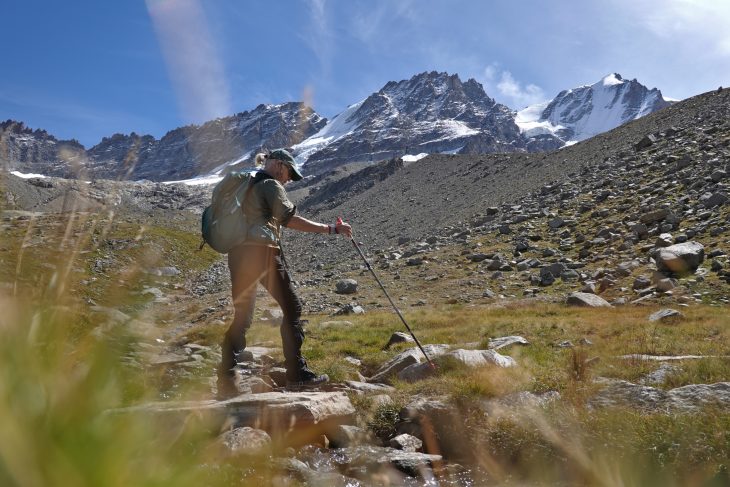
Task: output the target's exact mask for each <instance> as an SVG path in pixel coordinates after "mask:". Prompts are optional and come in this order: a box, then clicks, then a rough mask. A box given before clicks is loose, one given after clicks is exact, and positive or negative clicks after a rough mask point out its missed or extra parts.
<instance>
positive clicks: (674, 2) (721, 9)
mask: <svg viewBox="0 0 730 487" xmlns="http://www.w3.org/2000/svg"><path fill="white" fill-rule="evenodd" d="M618 2H619V3H620V4H621V7H622V8H629V9H631V10H632V11H633V13H634V15H636V16H637V18H638V19H639V21H640V25H642V26H643V27H644V28H645V29H647V30H648V31H649V32H651V33H652V34H654V35H655V36H657V37H659V38H660V39H662V40H663V41H665V42H669V43H674V44H677V45H685V46H686V45H692V46H696V47H700V48H701V49H700V50H699V51H695V52H702V53H704V54H703V55H705V56H723V57H727V56H730V28H728V26H729V25H730V2H727V1H717V0H662V1H659V0H654V1H645V2H633V1H628V0H618Z"/></svg>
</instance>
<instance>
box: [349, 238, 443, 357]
mask: <svg viewBox="0 0 730 487" xmlns="http://www.w3.org/2000/svg"><path fill="white" fill-rule="evenodd" d="M350 241H351V242H352V245H353V246H354V247H355V249H356V250H357V253H358V254H360V257H362V260H364V261H365V265H366V266H367V268H368V270H370V272H371V273H372V275H373V277H374V278H375V280H376V281H377V283H378V284H379V285H380V289H382V290H383V293H384V294H385V297H386V298H388V301H390V305H391V306H393V309H395V312H396V313H397V314H398V317H399V318H400V320H401V321H402V322H403V324H404V325H405V327H406V329H407V330H408V333H410V334H411V336H412V337H413V340H415V342H416V345H418V348H419V349H420V350H421V352H422V353H423V356H424V357H426V360H427V361H428V363H429V365H430V366H431V367H432V368H434V369H435V368H436V366H435V365H434V363H433V362H432V361H431V359H430V358H429V357H428V354H427V353H426V351H425V350H424V349H423V347H422V346H421V342H420V341H418V338H417V337H416V335H415V334H414V333H413V331H412V330H411V327H410V326H408V323H407V322H406V319H405V318H404V317H403V314H401V312H400V310H399V309H398V306H396V305H395V303H394V302H393V299H392V298H391V297H390V294H388V291H387V290H386V289H385V286H383V283H382V282H380V279H379V278H378V275H377V274H375V271H374V270H373V268H372V266H371V265H370V262H368V259H367V258H366V257H365V254H364V253H363V252H362V250H361V249H360V246H359V245H358V244H357V242H355V239H354V238H350Z"/></svg>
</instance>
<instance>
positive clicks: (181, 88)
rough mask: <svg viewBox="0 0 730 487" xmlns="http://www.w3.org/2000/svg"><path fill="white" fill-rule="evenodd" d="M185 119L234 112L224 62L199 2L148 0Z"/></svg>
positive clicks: (190, 120) (209, 117)
mask: <svg viewBox="0 0 730 487" xmlns="http://www.w3.org/2000/svg"><path fill="white" fill-rule="evenodd" d="M146 4H147V11H148V12H149V15H150V18H151V19H152V22H153V24H154V27H155V32H156V34H157V38H158V41H159V43H160V47H161V49H162V54H163V56H164V58H165V63H166V65H167V70H168V73H169V76H170V80H171V81H172V83H173V85H174V87H175V91H176V94H177V98H178V104H179V107H180V111H181V114H182V116H183V117H184V118H185V119H186V120H188V121H189V122H193V123H199V122H201V121H206V120H211V119H213V118H217V117H220V116H223V115H226V114H229V113H231V104H230V96H229V90H228V84H227V82H226V78H225V74H224V68H223V63H222V62H221V60H220V58H219V57H218V55H217V52H216V49H215V43H214V42H213V38H212V36H211V34H210V31H209V29H208V25H207V22H206V19H205V12H204V11H203V8H202V6H201V4H200V2H199V1H198V0H146Z"/></svg>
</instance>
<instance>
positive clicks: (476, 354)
mask: <svg viewBox="0 0 730 487" xmlns="http://www.w3.org/2000/svg"><path fill="white" fill-rule="evenodd" d="M431 360H432V361H433V363H434V364H435V365H436V370H434V369H433V367H431V364H429V363H428V362H422V363H418V364H413V365H409V366H408V367H406V368H404V369H403V370H401V371H400V372H398V378H399V379H400V380H403V381H406V382H416V381H419V380H423V379H425V378H427V377H429V376H431V375H433V374H435V373H437V372H438V368H439V367H442V366H445V365H447V364H449V363H451V364H453V363H457V364H460V365H462V366H465V367H470V368H474V367H484V366H487V365H496V366H497V367H502V368H507V367H515V366H516V365H517V362H515V360H514V359H513V358H512V357H508V356H506V355H501V354H499V353H498V352H495V351H494V350H464V349H458V350H453V351H451V352H448V353H446V354H443V355H440V356H438V357H435V358H432V359H431Z"/></svg>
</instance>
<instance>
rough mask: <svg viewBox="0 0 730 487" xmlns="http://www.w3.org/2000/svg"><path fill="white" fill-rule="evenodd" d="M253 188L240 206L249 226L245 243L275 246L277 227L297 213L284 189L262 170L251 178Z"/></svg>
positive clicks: (279, 235) (278, 238)
mask: <svg viewBox="0 0 730 487" xmlns="http://www.w3.org/2000/svg"><path fill="white" fill-rule="evenodd" d="M253 182H254V186H253V188H252V189H251V191H250V192H249V194H248V197H247V199H246V203H245V204H244V208H245V210H244V211H245V212H246V220H247V222H248V225H249V229H248V237H247V238H246V242H245V243H246V244H253V245H267V246H269V247H279V240H280V238H281V227H282V225H284V226H285V225H286V224H287V223H288V222H289V220H291V217H293V216H294V215H295V214H296V212H297V207H296V206H294V203H292V202H291V201H289V197H288V196H287V195H286V190H285V189H284V186H282V184H281V183H280V182H279V181H277V180H276V179H273V178H272V177H271V176H269V175H268V174H266V173H265V172H263V171H259V172H258V174H256V176H255V177H254V180H253Z"/></svg>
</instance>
